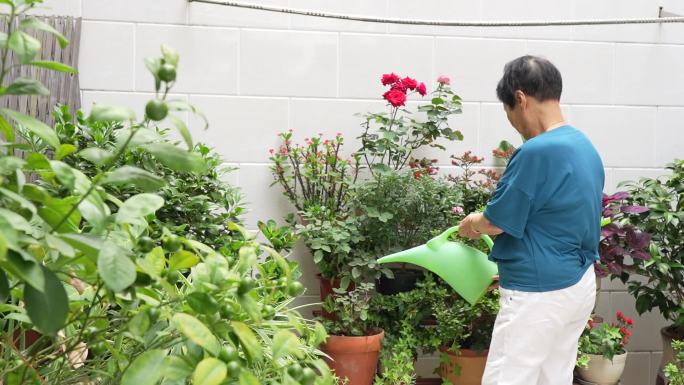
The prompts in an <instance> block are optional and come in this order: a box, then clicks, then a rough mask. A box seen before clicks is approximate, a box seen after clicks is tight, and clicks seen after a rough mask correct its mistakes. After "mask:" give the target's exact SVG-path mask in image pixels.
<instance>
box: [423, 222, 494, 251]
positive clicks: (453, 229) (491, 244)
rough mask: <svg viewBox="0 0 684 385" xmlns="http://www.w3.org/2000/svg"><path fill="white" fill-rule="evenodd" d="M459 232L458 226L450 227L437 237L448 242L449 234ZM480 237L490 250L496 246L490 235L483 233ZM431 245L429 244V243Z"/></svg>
mask: <svg viewBox="0 0 684 385" xmlns="http://www.w3.org/2000/svg"><path fill="white" fill-rule="evenodd" d="M456 232H458V226H454V227H450V228H448V229H446V230H445V231H444V232H443V233H442V234H440V235H438V236H437V237H436V239H439V240H440V243H442V242H446V241H447V240H448V239H449V236H450V235H451V234H453V233H456ZM480 239H482V240H483V241H484V242H485V243H486V244H487V247H489V250H492V248H493V247H494V241H492V238H490V237H489V235H487V234H482V235H481V236H480ZM428 246H429V244H428Z"/></svg>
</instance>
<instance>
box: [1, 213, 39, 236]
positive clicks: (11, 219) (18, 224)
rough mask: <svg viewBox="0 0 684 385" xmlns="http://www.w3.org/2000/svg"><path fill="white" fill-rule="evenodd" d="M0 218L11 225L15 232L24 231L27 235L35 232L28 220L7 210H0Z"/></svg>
mask: <svg viewBox="0 0 684 385" xmlns="http://www.w3.org/2000/svg"><path fill="white" fill-rule="evenodd" d="M0 218H1V219H4V220H5V221H7V223H9V224H10V225H11V226H12V227H13V228H14V229H15V230H19V231H23V232H25V233H27V234H30V233H32V232H33V228H32V227H31V225H30V224H29V222H28V221H27V220H26V218H24V217H22V216H21V215H19V214H17V213H15V212H14V211H10V210H7V209H3V208H0Z"/></svg>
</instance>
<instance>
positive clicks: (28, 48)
mask: <svg viewBox="0 0 684 385" xmlns="http://www.w3.org/2000/svg"><path fill="white" fill-rule="evenodd" d="M8 45H9V48H10V49H11V50H12V51H14V52H15V53H16V54H17V56H18V57H19V60H20V61H21V64H28V63H30V62H31V60H33V58H34V57H35V56H36V54H38V51H40V42H39V41H38V40H36V39H35V38H34V37H33V36H31V35H29V34H27V33H26V32H23V31H14V32H13V33H12V35H11V36H10V37H9V41H8Z"/></svg>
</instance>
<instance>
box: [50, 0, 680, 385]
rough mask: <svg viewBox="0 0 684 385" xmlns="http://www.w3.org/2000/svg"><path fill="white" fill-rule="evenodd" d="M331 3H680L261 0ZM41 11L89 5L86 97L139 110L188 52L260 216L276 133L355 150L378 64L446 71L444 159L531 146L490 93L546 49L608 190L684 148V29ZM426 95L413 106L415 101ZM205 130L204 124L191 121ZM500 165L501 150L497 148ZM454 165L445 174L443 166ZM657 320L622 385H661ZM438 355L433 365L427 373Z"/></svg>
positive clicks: (186, 86) (157, 2) (483, 12)
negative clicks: (448, 119) (450, 111)
mask: <svg viewBox="0 0 684 385" xmlns="http://www.w3.org/2000/svg"><path fill="white" fill-rule="evenodd" d="M250 1H251V2H253V3H262V4H270V5H280V6H292V7H295V8H306V9H314V10H321V11H329V12H337V13H347V14H361V15H369V16H388V17H399V18H416V19H450V20H478V19H484V20H549V19H576V18H589V19H592V18H614V17H642V16H648V17H653V16H656V15H657V13H658V6H659V5H663V6H665V8H666V9H668V10H669V11H671V12H677V13H680V14H684V3H682V2H681V0H663V1H660V2H653V1H652V0H601V1H594V0H571V1H565V2H556V1H548V0H520V1H510V0H420V1H419V0H348V1H322V0H321V1H316V0H250ZM45 7H46V8H50V9H45V10H41V11H39V12H38V13H43V14H68V15H75V16H82V17H83V18H84V22H83V36H82V42H81V43H82V48H81V59H80V71H81V74H80V76H81V84H82V87H83V102H84V106H85V107H86V108H88V107H89V106H90V105H91V104H92V102H94V101H104V102H113V103H119V104H123V105H129V106H134V107H135V108H136V110H137V111H138V113H139V114H141V113H142V105H143V102H144V101H145V100H146V99H147V98H148V97H149V96H150V91H151V87H152V78H151V76H150V75H149V74H148V73H147V71H146V69H145V68H144V66H143V58H144V57H146V56H151V55H156V54H157V53H158V52H159V51H158V46H159V44H161V43H166V44H170V45H172V46H174V47H176V48H177V49H178V50H179V51H180V53H181V62H180V73H179V79H180V80H179V82H178V86H177V88H176V89H175V91H176V92H177V93H179V95H178V96H180V97H184V98H188V100H189V101H190V102H192V103H194V104H196V105H197V106H198V107H200V108H201V109H202V110H203V111H205V112H206V114H207V116H208V117H209V120H210V123H211V127H210V128H209V131H206V132H203V131H201V130H200V129H199V128H197V129H196V130H195V133H194V135H195V136H196V138H198V139H200V140H203V141H206V142H208V143H209V144H211V145H212V146H215V147H216V149H217V150H218V151H220V152H221V153H222V154H223V156H224V157H225V158H226V160H227V161H229V162H230V163H231V164H235V165H238V166H240V170H239V171H238V172H236V173H234V174H233V175H231V181H232V182H234V183H237V184H238V185H240V186H241V187H242V188H243V191H244V194H245V197H246V201H247V202H249V203H250V207H251V213H250V214H249V215H248V221H249V223H250V225H252V226H253V225H254V223H255V221H256V219H265V218H269V217H270V218H280V217H282V215H283V214H285V213H286V212H287V211H288V210H290V207H289V205H288V204H287V202H286V201H285V199H284V198H283V197H282V196H281V194H280V191H279V190H278V189H277V188H269V187H268V186H269V184H270V182H271V178H270V175H269V170H268V164H267V151H268V149H269V148H272V147H274V146H276V145H277V143H278V140H277V137H276V133H277V132H280V131H283V130H285V129H288V128H294V129H295V130H296V134H295V135H296V137H297V138H298V140H301V139H303V138H304V137H310V136H312V135H316V134H317V133H318V132H323V133H325V134H326V135H334V134H335V133H336V132H342V133H343V134H345V136H346V137H347V138H348V142H349V143H350V145H349V147H350V149H351V148H354V147H355V145H356V143H357V142H356V141H355V139H354V138H355V137H356V136H357V135H358V133H359V127H358V124H359V123H360V120H359V118H358V117H354V116H353V113H355V112H365V111H367V110H369V109H375V110H379V109H382V108H383V103H382V102H381V101H380V99H379V97H380V94H381V92H382V87H381V85H380V84H379V76H380V74H381V73H384V72H389V71H394V72H397V73H401V74H405V75H411V76H414V77H416V78H418V79H419V80H421V81H425V82H426V83H427V84H428V85H429V86H431V85H433V84H434V79H435V78H436V76H437V75H440V74H446V75H448V76H450V77H451V78H452V79H453V83H452V84H453V86H454V88H455V89H456V90H457V92H458V93H459V94H461V96H462V97H463V98H464V100H465V104H464V113H463V114H462V115H460V116H456V117H454V118H453V119H452V124H453V125H454V127H455V128H459V129H461V130H462V132H463V133H464V134H465V141H463V142H460V143H451V144H449V145H448V147H449V151H448V152H445V153H440V152H435V151H432V150H431V151H428V152H426V155H427V156H431V157H437V158H438V159H439V160H440V164H443V165H445V166H447V165H448V164H449V157H448V156H449V154H452V153H460V152H463V151H465V150H467V149H472V150H474V151H476V152H478V153H479V154H480V155H484V156H485V157H487V158H490V153H491V149H492V148H493V147H495V146H496V145H497V144H498V142H499V141H500V140H501V139H508V140H510V141H512V142H513V143H520V139H519V137H518V136H517V134H516V133H515V132H514V131H513V130H512V129H511V128H510V127H509V126H508V122H507V121H506V118H505V115H504V113H503V111H502V108H501V105H500V103H499V102H498V101H497V100H496V95H495V92H494V88H495V86H496V82H497V81H498V79H499V76H500V74H501V71H502V68H503V65H504V64H505V63H506V62H507V61H508V60H511V59H513V58H515V57H517V56H519V55H522V54H525V53H530V54H540V55H544V56H546V57H548V58H549V59H550V60H552V61H553V62H555V63H556V64H557V65H558V67H559V68H560V70H561V72H562V73H563V77H564V83H565V90H564V95H563V104H564V111H565V113H566V115H567V117H568V118H569V120H570V121H571V122H573V123H574V124H576V125H577V126H578V127H579V128H580V129H582V130H584V131H585V132H586V133H587V134H588V135H589V137H590V138H591V139H592V140H593V141H594V143H595V144H596V146H597V147H598V149H599V150H600V151H601V154H602V156H603V159H604V161H605V165H606V176H607V182H606V189H607V190H608V191H614V190H615V186H616V184H617V183H618V182H620V181H622V180H626V179H634V178H638V177H640V176H658V175H661V174H663V173H664V170H663V167H664V165H665V163H667V162H668V161H671V160H672V159H674V158H675V157H680V158H681V157H684V149H683V145H684V124H683V123H682V122H683V121H684V71H682V68H684V25H681V24H679V25H675V24H669V25H660V26H658V25H638V26H579V27H556V28H542V27H536V28H525V29H523V28H443V27H442V28H440V27H425V26H405V25H388V24H368V23H359V22H346V21H337V20H327V19H325V20H324V19H316V18H310V17H304V16H289V15H284V14H276V13H269V12H259V11H254V10H240V9H235V8H230V7H221V6H214V5H207V4H198V3H194V4H188V3H186V0H119V1H111V0H46V4H45ZM410 106H413V107H414V106H415V103H410ZM190 123H191V124H192V125H193V126H194V127H199V124H198V122H196V120H195V119H194V118H190ZM488 160H491V159H488ZM444 171H445V172H447V171H449V169H448V167H445V169H444ZM298 254H299V255H300V257H299V259H300V260H301V261H303V264H304V266H303V268H304V270H305V273H306V276H307V277H308V278H307V279H306V282H305V283H306V284H307V286H308V287H309V288H310V293H311V297H310V298H309V300H314V299H315V296H316V294H317V292H318V288H317V287H316V281H315V279H313V272H314V267H313V266H312V265H311V263H310V260H309V259H308V257H307V256H306V255H305V253H302V252H301V251H300V252H298ZM599 308H600V309H603V310H604V311H603V313H604V314H605V315H606V316H610V314H611V313H614V312H615V311H617V310H622V311H625V312H626V313H628V314H633V312H634V311H633V309H634V306H633V299H632V297H631V296H630V295H629V294H627V293H626V292H625V288H624V286H622V285H619V284H615V283H606V284H604V292H603V293H602V295H601V296H600V301H599ZM662 324H663V321H662V320H661V319H660V316H658V315H648V316H645V317H642V318H641V319H639V320H637V325H638V327H637V330H636V332H635V337H634V339H633V341H632V343H631V346H630V348H631V350H632V351H634V352H635V353H633V354H632V356H631V358H630V360H629V361H630V362H629V366H628V372H627V373H628V374H629V375H626V376H625V380H624V383H625V384H626V385H644V384H651V383H652V378H653V377H654V373H655V370H656V368H657V363H658V360H659V358H660V356H659V353H657V351H658V350H659V349H660V341H659V336H658V332H657V330H658V328H659V327H660V325H662ZM432 364H434V361H430V360H428V361H425V362H423V363H422V365H421V367H422V368H423V369H424V370H422V371H423V372H424V373H426V374H428V373H430V368H429V367H430V365H432Z"/></svg>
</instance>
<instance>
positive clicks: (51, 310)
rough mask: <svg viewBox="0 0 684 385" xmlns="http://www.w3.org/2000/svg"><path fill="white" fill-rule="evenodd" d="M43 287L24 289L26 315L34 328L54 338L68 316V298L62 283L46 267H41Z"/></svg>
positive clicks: (26, 287)
mask: <svg viewBox="0 0 684 385" xmlns="http://www.w3.org/2000/svg"><path fill="white" fill-rule="evenodd" d="M41 269H42V271H43V276H44V277H45V278H44V286H43V287H41V288H34V287H33V286H31V285H26V286H25V287H24V301H25V302H26V313H27V314H28V316H29V319H31V322H32V323H33V325H35V327H36V328H37V329H38V330H39V331H40V332H42V333H43V334H47V335H50V336H54V335H56V334H57V332H58V331H59V330H60V329H62V328H63V327H64V325H65V324H66V320H67V315H68V314H69V298H68V297H67V293H66V290H64V286H63V285H62V281H60V280H59V278H57V276H56V275H55V273H53V272H52V271H50V270H49V269H48V268H47V267H45V266H41Z"/></svg>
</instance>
